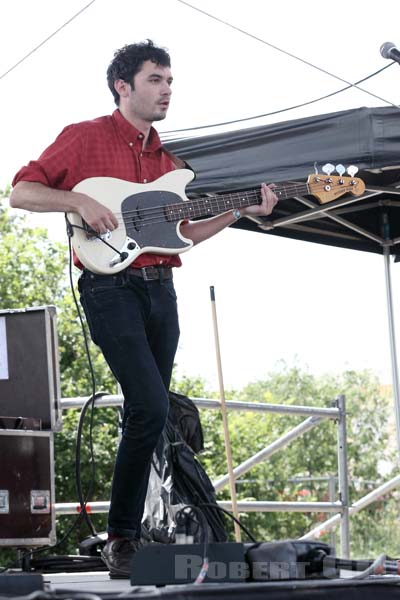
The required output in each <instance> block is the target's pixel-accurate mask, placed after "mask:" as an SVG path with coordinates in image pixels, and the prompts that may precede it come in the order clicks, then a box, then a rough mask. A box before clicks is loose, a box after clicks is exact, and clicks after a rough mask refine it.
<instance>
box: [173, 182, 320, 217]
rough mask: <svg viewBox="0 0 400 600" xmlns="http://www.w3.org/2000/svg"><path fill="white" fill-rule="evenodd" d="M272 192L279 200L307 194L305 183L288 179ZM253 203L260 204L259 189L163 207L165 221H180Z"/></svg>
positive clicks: (278, 184) (217, 213)
mask: <svg viewBox="0 0 400 600" xmlns="http://www.w3.org/2000/svg"><path fill="white" fill-rule="evenodd" d="M274 193H275V194H276V195H277V197H278V198H279V200H286V199H287V198H293V196H296V195H298V194H299V195H301V194H309V193H310V191H309V188H308V184H307V183H301V182H295V181H289V182H282V183H277V184H276V187H275V188H274ZM253 204H261V192H260V189H256V190H250V191H246V192H233V193H230V194H217V195H215V196H207V197H205V198H196V199H195V200H187V201H185V202H180V203H179V204H169V205H168V206H166V207H165V213H166V218H167V221H171V222H173V221H180V220H181V219H194V218H196V217H206V216H210V217H211V216H213V215H219V214H221V213H224V212H227V211H228V210H231V209H234V208H243V207H245V206H251V205H253Z"/></svg>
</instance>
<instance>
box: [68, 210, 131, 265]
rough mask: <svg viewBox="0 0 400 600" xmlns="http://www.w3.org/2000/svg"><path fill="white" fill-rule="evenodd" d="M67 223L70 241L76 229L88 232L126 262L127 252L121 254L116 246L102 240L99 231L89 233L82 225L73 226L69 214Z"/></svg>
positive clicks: (91, 230) (92, 230)
mask: <svg viewBox="0 0 400 600" xmlns="http://www.w3.org/2000/svg"><path fill="white" fill-rule="evenodd" d="M65 222H66V225H67V235H68V238H69V239H71V237H72V236H73V230H74V229H81V230H82V231H86V232H88V233H90V235H92V236H93V237H95V238H97V239H98V240H100V242H103V244H105V245H106V246H108V247H109V248H111V250H113V251H114V252H116V253H117V254H119V256H120V259H121V262H122V261H123V260H125V259H126V258H128V254H127V252H120V250H118V248H115V246H113V245H112V244H110V243H109V242H107V241H106V240H104V239H103V238H102V236H101V235H100V234H99V233H97V231H94V229H90V231H88V230H87V228H86V227H83V226H82V225H73V224H72V223H71V222H70V221H69V220H68V216H67V214H65Z"/></svg>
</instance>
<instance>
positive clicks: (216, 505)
mask: <svg viewBox="0 0 400 600" xmlns="http://www.w3.org/2000/svg"><path fill="white" fill-rule="evenodd" d="M199 506H200V507H201V506H207V507H208V508H213V509H214V510H219V511H220V512H222V513H224V514H225V515H227V516H228V517H229V518H230V519H232V521H235V523H237V524H238V525H239V527H240V528H241V529H242V530H243V531H244V532H245V534H246V535H247V537H248V538H249V539H250V540H251V541H252V542H254V543H255V544H257V543H258V542H257V540H256V539H255V537H254V536H253V535H252V534H251V533H250V531H249V530H248V529H247V527H245V525H243V523H242V522H241V521H239V519H237V518H236V517H235V516H234V515H233V514H232V513H231V512H229V511H228V510H225V508H222V506H219V505H218V504H212V503H210V502H202V503H201V504H199Z"/></svg>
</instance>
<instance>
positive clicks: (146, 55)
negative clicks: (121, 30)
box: [107, 40, 171, 106]
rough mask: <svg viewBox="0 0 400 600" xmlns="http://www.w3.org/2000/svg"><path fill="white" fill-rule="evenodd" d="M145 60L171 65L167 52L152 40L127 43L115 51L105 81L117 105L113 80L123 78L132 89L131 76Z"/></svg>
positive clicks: (164, 65)
mask: <svg viewBox="0 0 400 600" xmlns="http://www.w3.org/2000/svg"><path fill="white" fill-rule="evenodd" d="M146 60H151V61H152V62H153V63H155V64H156V65H161V66H162V67H170V66H171V59H170V56H169V54H168V52H167V51H166V50H165V49H164V48H159V47H158V46H155V45H154V43H153V42H152V40H146V41H145V42H140V43H139V44H129V45H127V46H124V47H123V48H120V49H119V50H117V51H116V52H115V54H114V58H113V60H112V61H111V63H110V65H109V67H108V69H107V83H108V87H109V88H110V90H111V93H112V95H113V96H114V101H115V104H116V105H117V106H119V94H118V92H117V91H116V89H115V88H114V82H115V81H116V80H117V79H123V80H124V81H127V82H128V83H130V85H131V87H132V89H133V78H134V77H135V75H136V73H138V72H139V71H140V69H141V67H142V64H143V63H144V62H145V61H146Z"/></svg>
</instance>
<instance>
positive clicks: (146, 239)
mask: <svg viewBox="0 0 400 600" xmlns="http://www.w3.org/2000/svg"><path fill="white" fill-rule="evenodd" d="M193 177H194V175H193V173H192V171H190V170H188V169H178V170H176V171H171V172H169V173H166V174H165V175H163V176H162V177H160V178H159V179H157V180H156V181H153V182H151V183H131V182H129V181H124V180H122V179H115V178H113V177H91V178H89V179H85V180H83V181H81V182H80V183H78V184H77V185H76V186H75V187H74V189H73V191H74V192H80V193H82V194H87V195H88V196H91V197H92V198H94V199H95V200H97V201H98V202H100V203H101V204H103V205H104V206H107V208H109V209H110V210H111V211H112V212H113V213H114V214H115V215H116V217H117V219H118V221H119V226H118V228H117V229H114V230H113V231H110V232H108V233H107V234H104V235H102V236H96V235H95V234H94V233H93V232H90V230H88V228H87V226H86V224H85V223H84V222H83V220H82V217H80V215H79V214H77V213H68V214H67V219H68V221H69V223H70V224H71V226H72V232H73V235H72V238H71V239H72V246H73V248H74V250H75V253H76V255H77V257H78V258H79V260H80V261H81V263H82V264H83V265H84V266H85V267H86V268H88V269H89V270H90V271H93V272H94V273H99V274H110V273H118V272H119V271H122V270H123V269H125V268H126V267H127V266H129V265H130V264H131V262H132V261H134V260H135V259H136V258H137V257H138V256H139V255H140V254H143V253H145V252H150V253H154V254H166V255H170V254H179V253H181V252H185V251H186V250H189V249H190V248H191V247H192V246H193V242H192V241H191V240H189V239H186V238H184V237H183V236H182V235H181V233H180V231H179V225H180V223H181V221H182V219H183V217H182V219H180V220H179V221H177V220H176V219H175V220H168V208H169V207H170V206H171V205H172V206H173V207H174V214H176V212H177V210H178V212H179V206H180V205H181V204H183V203H185V202H186V201H188V198H187V197H186V194H185V188H186V185H187V184H188V183H189V182H190V181H191V180H192V179H193ZM105 242H106V243H105Z"/></svg>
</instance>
